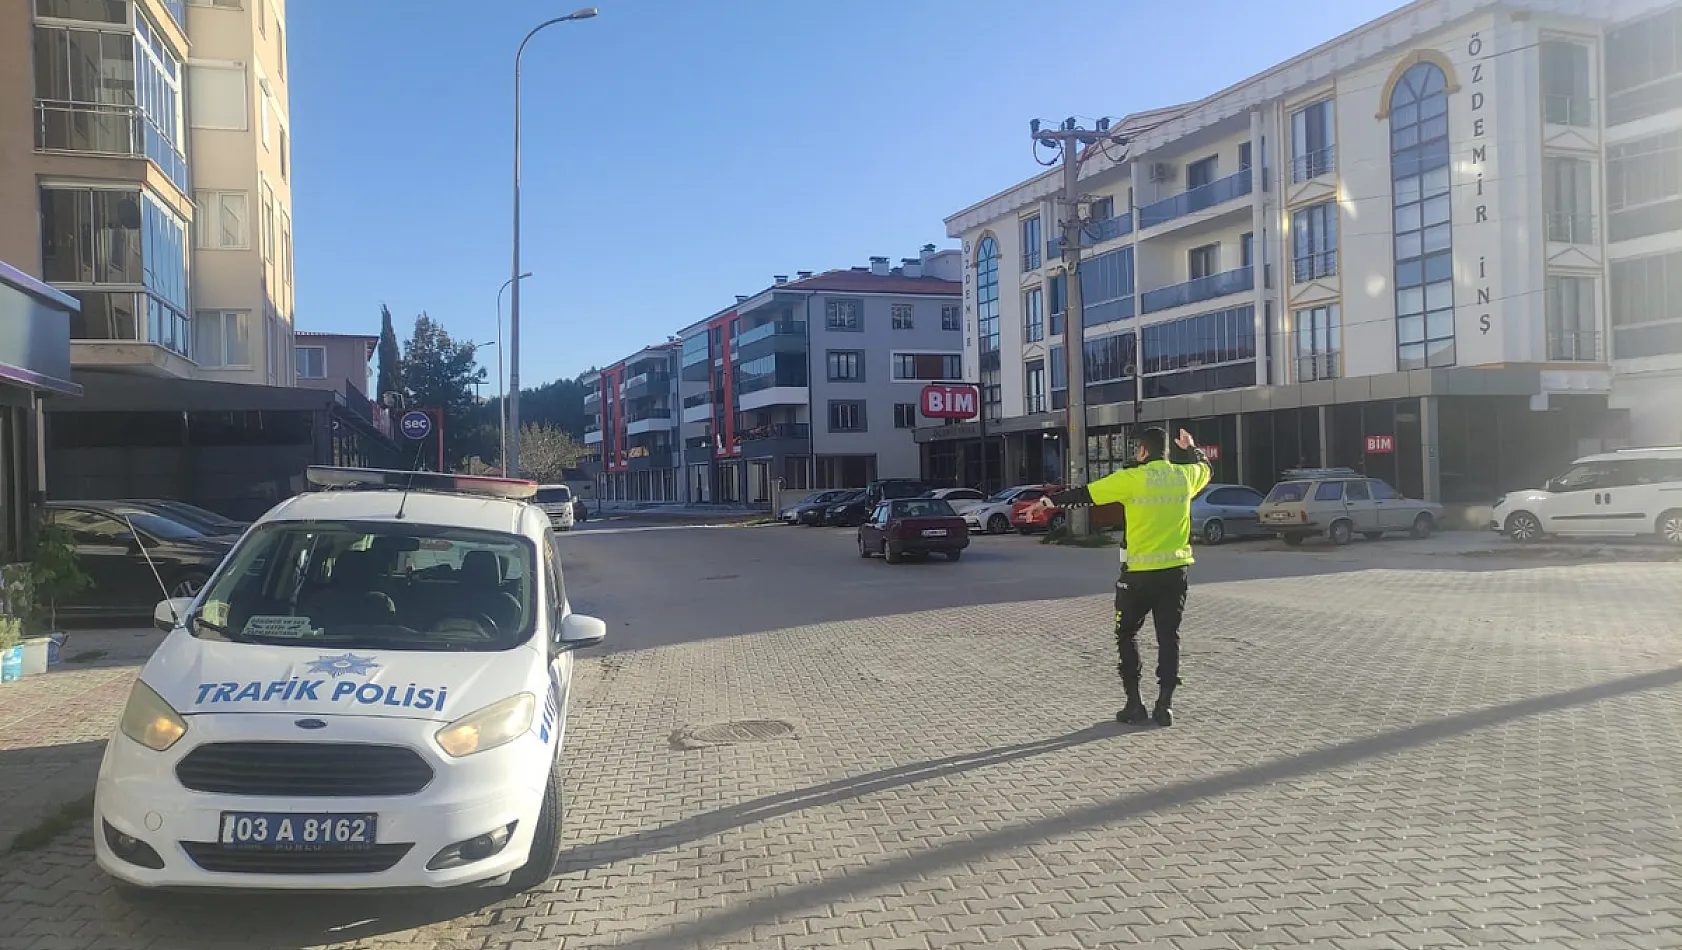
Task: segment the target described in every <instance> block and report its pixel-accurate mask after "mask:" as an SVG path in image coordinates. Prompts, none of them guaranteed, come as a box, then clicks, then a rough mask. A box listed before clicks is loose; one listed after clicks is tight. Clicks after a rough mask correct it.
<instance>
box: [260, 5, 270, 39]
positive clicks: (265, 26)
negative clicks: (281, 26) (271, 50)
mask: <svg viewBox="0 0 1682 950" xmlns="http://www.w3.org/2000/svg"><path fill="white" fill-rule="evenodd" d="M257 33H258V35H260V36H268V35H269V2H268V0H257Z"/></svg>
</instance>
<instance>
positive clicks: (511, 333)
mask: <svg viewBox="0 0 1682 950" xmlns="http://www.w3.org/2000/svg"><path fill="white" fill-rule="evenodd" d="M595 15H596V8H595V7H585V8H583V9H582V10H575V11H573V12H572V13H569V14H567V15H566V16H562V17H556V18H554V19H553V20H546V21H544V22H542V23H539V24H538V25H537V26H535V27H533V28H532V31H531V32H530V33H527V34H526V38H525V39H523V40H521V41H520V48H519V50H517V51H516V52H515V53H514V268H513V270H511V271H509V273H510V274H511V275H512V277H511V278H510V279H511V280H512V281H513V284H514V297H513V300H512V301H511V302H510V304H509V312H508V422H507V424H506V426H504V436H503V438H504V439H505V440H506V439H507V435H506V432H507V430H508V429H513V430H514V441H513V442H511V443H509V445H508V451H507V452H506V453H505V454H504V456H503V459H504V463H505V464H504V465H503V473H504V474H506V475H509V477H510V478H517V477H518V473H519V471H520V61H521V59H522V58H523V57H524V56H525V55H526V44H527V43H530V42H531V38H532V37H534V36H536V35H537V34H538V33H539V32H541V31H542V30H544V29H545V28H546V27H551V26H554V25H555V24H557V23H566V22H568V21H570V20H588V19H590V18H591V17H593V16H595Z"/></svg>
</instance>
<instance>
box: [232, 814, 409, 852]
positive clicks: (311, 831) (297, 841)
mask: <svg viewBox="0 0 1682 950" xmlns="http://www.w3.org/2000/svg"><path fill="white" fill-rule="evenodd" d="M376 817H377V816H375V815H369V814H353V815H346V814H309V815H298V814H279V813H275V812H253V811H225V812H223V813H222V832H221V834H220V835H219V836H218V839H217V840H218V842H219V843H220V844H221V845H222V847H224V848H238V849H245V850H251V851H365V850H367V849H369V848H372V847H373V846H374V824H375V820H376Z"/></svg>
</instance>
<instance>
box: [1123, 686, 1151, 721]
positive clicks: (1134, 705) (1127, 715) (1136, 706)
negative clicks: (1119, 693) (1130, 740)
mask: <svg viewBox="0 0 1682 950" xmlns="http://www.w3.org/2000/svg"><path fill="white" fill-rule="evenodd" d="M1124 688H1125V689H1126V690H1127V705H1126V707H1124V708H1123V709H1122V710H1121V711H1120V712H1118V713H1116V714H1115V721H1116V722H1119V723H1124V724H1126V725H1129V726H1132V725H1137V724H1139V723H1141V722H1144V721H1145V720H1146V719H1147V718H1149V715H1150V714H1149V713H1147V712H1145V701H1144V700H1143V699H1141V698H1140V697H1139V684H1137V683H1132V684H1127V685H1125V687H1124Z"/></svg>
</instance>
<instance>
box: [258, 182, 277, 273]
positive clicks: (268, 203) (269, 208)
mask: <svg viewBox="0 0 1682 950" xmlns="http://www.w3.org/2000/svg"><path fill="white" fill-rule="evenodd" d="M261 184H262V187H263V220H262V222H261V225H262V228H263V260H265V261H268V262H269V263H271V264H272V263H274V245H275V234H274V210H275V209H274V189H273V188H270V187H269V183H268V182H266V181H265V182H262V183H261Z"/></svg>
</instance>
